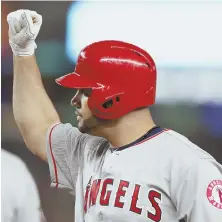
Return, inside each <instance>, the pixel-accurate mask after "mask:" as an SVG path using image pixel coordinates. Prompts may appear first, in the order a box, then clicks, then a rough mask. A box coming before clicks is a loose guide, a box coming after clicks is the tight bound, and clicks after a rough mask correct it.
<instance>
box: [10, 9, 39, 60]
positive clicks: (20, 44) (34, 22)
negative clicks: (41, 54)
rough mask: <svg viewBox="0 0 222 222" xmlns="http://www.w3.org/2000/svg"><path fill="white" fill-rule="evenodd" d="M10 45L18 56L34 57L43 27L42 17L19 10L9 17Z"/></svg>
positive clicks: (32, 12) (31, 12)
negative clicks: (37, 40) (36, 41)
mask: <svg viewBox="0 0 222 222" xmlns="http://www.w3.org/2000/svg"><path fill="white" fill-rule="evenodd" d="M7 21H8V24H9V44H10V46H11V48H12V51H13V53H14V54H15V55H17V56H29V55H33V54H34V51H35V49H36V48H37V45H36V43H35V39H36V37H37V35H38V33H39V30H40V27H41V25H42V16H41V15H39V14H37V12H35V11H30V10H22V9H21V10H17V11H14V12H11V13H9V14H8V16H7Z"/></svg>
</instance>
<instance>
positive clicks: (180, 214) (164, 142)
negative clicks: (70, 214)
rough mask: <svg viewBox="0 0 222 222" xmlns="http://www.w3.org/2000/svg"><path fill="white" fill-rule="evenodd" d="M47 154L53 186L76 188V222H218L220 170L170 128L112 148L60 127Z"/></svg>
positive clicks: (221, 190)
mask: <svg viewBox="0 0 222 222" xmlns="http://www.w3.org/2000/svg"><path fill="white" fill-rule="evenodd" d="M47 155H48V161H49V167H50V175H51V181H52V185H53V186H56V187H68V188H70V189H73V190H75V196H76V204H75V216H76V220H75V221H76V222H84V221H85V222H97V221H106V222H124V221H127V222H129V221H132V222H135V221H138V222H145V221H146V222H147V221H149V222H159V221H161V222H178V221H179V219H184V221H189V222H221V221H222V166H221V165H220V164H219V163H217V162H216V160H215V159H214V158H213V157H212V156H211V155H209V154H208V153H206V152H205V151H203V150H202V149H200V148H199V147H197V146H196V145H195V144H193V143H192V142H190V141H189V140H188V139H187V138H186V137H184V136H182V135H180V134H178V133H176V132H174V131H172V130H165V129H161V128H159V129H156V130H154V131H153V132H152V133H150V134H148V135H147V136H146V137H144V139H143V140H142V141H141V140H140V141H138V142H136V143H133V144H131V145H130V146H125V147H121V148H120V149H112V148H110V146H109V143H108V142H107V141H106V140H104V139H102V138H100V137H92V136H89V135H87V134H81V133H80V132H79V131H78V129H77V128H74V127H72V126H71V125H70V124H58V125H55V126H52V128H51V129H50V130H49V132H48V137H47Z"/></svg>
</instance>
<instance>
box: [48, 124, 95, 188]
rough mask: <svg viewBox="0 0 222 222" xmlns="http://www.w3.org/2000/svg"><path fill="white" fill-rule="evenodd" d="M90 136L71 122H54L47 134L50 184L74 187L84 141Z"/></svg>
mask: <svg viewBox="0 0 222 222" xmlns="http://www.w3.org/2000/svg"><path fill="white" fill-rule="evenodd" d="M90 138H91V136H89V135H88V134H82V133H80V131H79V130H78V129H77V128H75V127H72V125H71V124H62V123H59V124H56V125H53V126H52V127H50V129H49V130H48V134H47V158H48V164H49V170H50V176H51V186H54V187H65V188H70V189H74V188H75V181H76V177H77V172H78V167H79V164H80V161H81V156H82V155H83V152H84V147H85V144H86V142H87V141H88V140H89V139H90Z"/></svg>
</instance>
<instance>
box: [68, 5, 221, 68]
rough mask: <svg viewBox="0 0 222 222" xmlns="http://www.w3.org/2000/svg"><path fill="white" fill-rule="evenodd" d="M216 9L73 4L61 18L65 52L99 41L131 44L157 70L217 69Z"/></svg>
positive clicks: (218, 34) (218, 35) (72, 52)
mask: <svg viewBox="0 0 222 222" xmlns="http://www.w3.org/2000/svg"><path fill="white" fill-rule="evenodd" d="M221 12H222V3H221V2H214V1H212V2H211V1H208V2H190V1H187V2H186V1H184V2H176V1H170V2H167V1H157V2H154V1H138V2H137V1H129V2H127V3H126V2H125V3H124V2H118V1H110V2H102V1H95V2H84V1H83V2H82V1H79V2H74V3H73V4H72V5H71V6H70V8H69V11H68V16H67V42H66V50H67V54H68V56H69V58H70V59H71V60H72V61H75V59H76V57H77V54H78V53H79V51H80V49H81V48H83V47H84V46H86V45H87V44H89V43H91V42H94V41H98V40H104V39H119V40H123V41H128V42H131V43H134V44H137V45H139V46H141V47H143V48H144V49H146V50H147V51H148V52H150V53H151V55H153V57H154V58H155V60H156V62H157V65H158V66H201V67H203V66H205V67H206V66H208V67H212V66H213V67H215V66H217V67H222V44H221V39H222V29H221V21H222V13H221Z"/></svg>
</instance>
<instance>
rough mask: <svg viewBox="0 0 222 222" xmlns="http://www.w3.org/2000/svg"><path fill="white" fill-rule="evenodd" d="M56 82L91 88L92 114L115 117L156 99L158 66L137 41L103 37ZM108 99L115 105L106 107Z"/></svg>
mask: <svg viewBox="0 0 222 222" xmlns="http://www.w3.org/2000/svg"><path fill="white" fill-rule="evenodd" d="M56 82H57V83H58V84H59V85H62V86H64V87H68V88H77V89H80V88H92V94H91V95H90V96H89V99H88V105H89V108H90V110H91V111H92V113H93V115H95V116H97V117H99V118H103V119H116V118H119V117H121V116H123V115H125V114H127V113H129V112H130V111H133V110H135V109H138V108H141V107H146V106H149V105H152V104H153V103H154V102H155V94H156V67H155V63H154V61H153V59H152V57H151V56H150V55H149V54H148V53H147V52H146V51H144V50H142V49H141V48H139V47H137V46H135V45H132V44H129V43H126V42H121V41H100V42H95V43H93V44H91V45H88V46H87V47H86V48H84V49H83V50H82V51H81V52H80V54H79V57H78V60H77V64H76V67H75V71H74V72H73V73H70V74H67V75H65V76H63V77H60V78H58V79H56ZM108 101H109V102H111V104H112V106H110V107H108V108H107V107H105V106H104V104H106V102H108Z"/></svg>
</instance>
